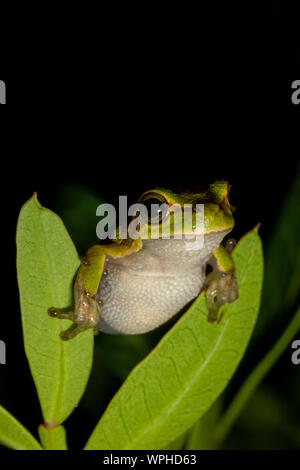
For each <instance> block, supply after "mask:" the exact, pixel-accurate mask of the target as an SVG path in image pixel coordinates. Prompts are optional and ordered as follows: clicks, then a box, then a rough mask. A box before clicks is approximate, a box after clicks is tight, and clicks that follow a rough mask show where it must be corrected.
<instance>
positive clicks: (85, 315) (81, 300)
mask: <svg viewBox="0 0 300 470" xmlns="http://www.w3.org/2000/svg"><path fill="white" fill-rule="evenodd" d="M48 314H49V315H50V316H51V317H54V318H59V319H62V320H70V321H72V322H73V324H72V325H71V326H70V327H69V328H68V329H67V330H65V331H62V332H61V333H60V337H61V339H62V340H64V341H66V340H69V339H72V338H75V336H77V335H78V334H79V333H81V332H82V331H85V330H88V329H89V328H94V332H97V331H98V328H97V325H98V323H99V319H100V307H99V304H98V302H97V300H96V299H95V298H94V297H93V296H91V295H89V294H88V293H87V292H86V291H85V290H84V289H82V288H81V287H80V288H79V289H77V291H76V294H75V309H74V312H73V311H71V310H70V311H61V310H58V309H55V308H50V309H49V310H48Z"/></svg>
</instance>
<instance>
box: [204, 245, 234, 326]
mask: <svg viewBox="0 0 300 470" xmlns="http://www.w3.org/2000/svg"><path fill="white" fill-rule="evenodd" d="M230 251H231V246H229V245H228V248H227V249H226V248H225V247H223V246H220V247H219V248H218V249H217V250H215V251H214V252H213V255H212V258H211V259H210V260H209V264H210V265H211V266H212V272H211V273H209V274H208V276H207V278H206V281H205V286H206V287H205V289H206V305H207V308H208V311H209V315H208V321H211V322H213V321H216V320H217V318H218V311H219V308H220V307H221V306H222V305H224V304H225V303H227V302H234V301H235V300H236V299H237V298H238V285H237V281H236V275H235V269H234V263H233V260H232V257H231V255H230Z"/></svg>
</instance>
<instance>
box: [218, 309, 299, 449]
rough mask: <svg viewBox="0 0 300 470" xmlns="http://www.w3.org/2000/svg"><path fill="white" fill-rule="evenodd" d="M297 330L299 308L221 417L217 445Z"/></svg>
mask: <svg viewBox="0 0 300 470" xmlns="http://www.w3.org/2000/svg"><path fill="white" fill-rule="evenodd" d="M299 329H300V308H298V310H297V311H296V313H295V315H294V316H293V318H292V319H291V321H290V323H289V324H288V326H287V327H286V329H285V330H284V332H283V334H282V335H281V336H280V338H279V339H278V340H277V341H276V343H275V345H274V346H273V347H272V349H271V350H270V351H269V352H268V353H267V354H266V356H265V357H264V358H263V359H262V360H261V362H260V363H259V364H258V365H257V366H256V367H255V369H254V370H253V371H252V373H251V374H250V375H249V376H248V378H247V379H246V380H245V382H244V383H243V385H242V386H241V388H240V389H239V391H238V393H237V394H236V396H235V398H234V399H233V401H232V402H231V404H230V405H229V407H228V408H227V410H226V411H225V413H224V414H223V416H222V417H221V419H220V421H219V424H218V425H217V428H216V432H215V439H216V442H217V443H220V442H222V441H224V439H225V438H226V436H227V435H228V433H229V431H230V430H231V428H232V426H233V425H234V423H235V421H236V420H237V418H238V417H239V415H240V413H241V412H242V410H243V408H244V406H245V405H246V403H247V401H248V400H249V398H250V396H251V395H252V393H253V392H254V391H255V390H256V388H257V387H258V386H259V384H260V383H261V381H262V379H263V378H264V377H265V375H266V374H267V373H268V372H269V371H270V369H271V368H272V367H273V365H274V364H275V363H276V361H277V360H278V359H279V357H280V356H281V354H282V353H283V352H284V350H285V349H286V347H287V346H288V344H289V343H290V342H291V341H292V339H293V338H294V336H295V335H296V333H297V332H298V330H299Z"/></svg>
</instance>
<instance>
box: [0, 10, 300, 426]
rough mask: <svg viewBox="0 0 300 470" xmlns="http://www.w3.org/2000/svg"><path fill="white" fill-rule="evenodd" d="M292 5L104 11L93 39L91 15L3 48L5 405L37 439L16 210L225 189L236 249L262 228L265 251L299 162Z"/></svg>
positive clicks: (299, 110)
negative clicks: (80, 190) (79, 193)
mask: <svg viewBox="0 0 300 470" xmlns="http://www.w3.org/2000/svg"><path fill="white" fill-rule="evenodd" d="M242 3H243V6H241V5H242ZM295 4H296V2H280V1H276V2H275V1H274V2H269V3H268V6H266V7H264V8H263V7H262V6H259V7H258V6H255V5H254V6H253V5H252V4H250V2H241V3H240V4H239V3H232V5H231V6H230V7H228V6H223V7H222V8H221V9H220V8H219V6H217V5H215V10H214V11H213V12H212V13H210V14H209V15H208V17H207V16H206V12H205V13H204V11H200V10H199V11H198V10H197V11H187V10H185V11H183V10H182V8H181V9H179V8H178V9H177V8H176V7H173V6H172V7H171V6H170V7H169V8H166V11H163V10H162V8H161V7H158V8H157V10H154V9H152V10H150V9H145V11H136V10H135V11H134V10H133V11H128V10H127V9H126V8H129V7H126V8H124V11H120V10H118V11H117V10H116V9H115V10H114V11H112V12H109V13H108V12H106V11H101V13H99V14H98V15H97V21H96V19H95V22H96V23H97V25H91V27H90V23H89V21H90V22H91V23H92V19H91V17H92V12H90V16H89V17H88V19H89V21H87V22H86V23H85V22H84V20H82V22H81V23H73V22H72V21H70V22H69V23H68V24H66V23H62V24H61V25H59V26H58V32H57V34H59V37H58V36H57V35H56V31H53V29H51V28H50V25H49V26H48V27H47V31H48V28H49V31H50V30H51V36H50V37H48V39H47V38H45V39H43V40H41V37H40V35H39V34H32V37H31V36H30V35H28V36H27V39H26V42H23V39H24V38H21V37H20V38H19V40H18V41H17V43H14V44H12V45H11V49H9V48H7V51H6V55H5V57H3V61H2V63H1V68H0V73H1V75H0V79H2V80H5V82H6V85H7V106H6V107H2V108H1V130H0V133H1V208H2V217H1V236H2V244H1V246H2V249H1V251H2V255H3V256H2V273H3V278H2V282H1V285H2V294H1V330H0V339H2V340H4V341H5V342H6V344H7V365H6V366H1V371H0V372H1V376H3V377H4V379H3V383H4V384H5V385H4V386H3V388H2V390H1V392H0V393H1V394H0V399H1V402H2V403H3V405H5V406H7V408H8V409H9V410H10V411H12V412H13V413H14V415H15V416H17V417H18V418H19V419H20V421H21V422H24V423H26V425H27V426H28V427H29V428H30V429H31V430H32V431H33V432H35V427H36V423H39V422H40V421H41V416H40V411H39V405H38V402H37V400H36V403H35V404H34V403H33V400H32V395H34V394H35V391H34V387H33V384H32V382H31V379H30V374H29V370H28V367H27V364H26V359H25V358H24V353H23V344H22V330H21V325H20V316H19V301H18V290H17V284H16V272H15V227H16V221H17V217H18V213H19V210H20V208H21V206H22V204H23V203H24V202H25V201H26V200H27V199H28V198H29V197H30V196H31V195H32V193H33V192H34V191H37V193H38V197H39V200H40V202H41V203H42V204H43V205H44V206H46V207H49V208H51V209H53V210H57V209H56V207H55V200H56V194H57V191H59V190H60V189H61V188H63V187H64V185H66V184H68V183H80V184H83V185H85V186H88V187H90V188H92V189H94V190H95V191H97V192H99V193H100V194H101V195H102V196H104V198H106V199H107V200H109V201H112V202H116V200H117V197H118V195H121V194H128V195H129V196H130V199H131V200H132V201H133V202H135V201H136V198H137V197H138V195H139V194H140V193H141V192H142V191H143V190H145V189H149V188H151V187H155V186H166V187H171V188H173V187H174V188H175V189H176V188H177V189H181V188H187V189H192V188H194V187H197V185H199V184H202V183H205V182H206V181H213V180H215V179H216V178H225V179H228V180H229V181H230V182H232V183H233V184H234V185H235V186H236V188H237V191H238V193H239V197H240V201H241V203H240V208H239V210H238V212H237V228H236V229H235V233H234V235H235V236H237V237H239V236H240V235H241V234H243V233H245V232H246V231H247V230H249V229H251V228H252V227H253V226H254V225H255V224H256V223H257V222H262V227H261V232H260V233H261V236H262V238H263V241H265V240H267V238H268V236H269V233H270V230H271V229H272V226H273V223H274V221H275V219H276V215H277V214H278V210H279V208H280V205H281V203H282V200H283V197H284V195H285V194H286V192H287V190H288V187H289V185H290V183H291V181H292V178H293V175H294V174H295V172H296V170H297V168H298V165H299V161H300V158H299V130H300V126H299V124H300V121H299V113H300V105H299V106H298V107H297V106H295V105H293V104H292V102H291V92H292V91H291V84H292V81H293V80H296V79H299V78H300V73H299V72H300V69H299V68H298V66H299V55H300V54H299V44H300V42H299V31H298V30H297V27H298V26H297V14H296V9H295ZM83 24H84V26H83ZM45 28H46V25H45ZM298 28H299V27H298ZM42 29H43V27H42V26H40V30H42ZM39 32H40V33H41V31H39ZM45 36H47V33H46V32H45ZM2 396H3V399H2ZM27 402H28V403H30V407H26V406H24V404H25V403H27ZM31 404H32V405H31Z"/></svg>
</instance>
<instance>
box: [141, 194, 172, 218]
mask: <svg viewBox="0 0 300 470" xmlns="http://www.w3.org/2000/svg"><path fill="white" fill-rule="evenodd" d="M139 202H140V204H144V206H145V207H146V209H147V211H148V223H149V224H161V223H162V222H163V221H164V220H166V218H167V217H168V215H169V204H168V201H167V200H166V198H165V197H164V196H162V195H161V194H159V193H155V192H150V193H147V194H145V195H144V196H142V197H141V199H140V201H139Z"/></svg>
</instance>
